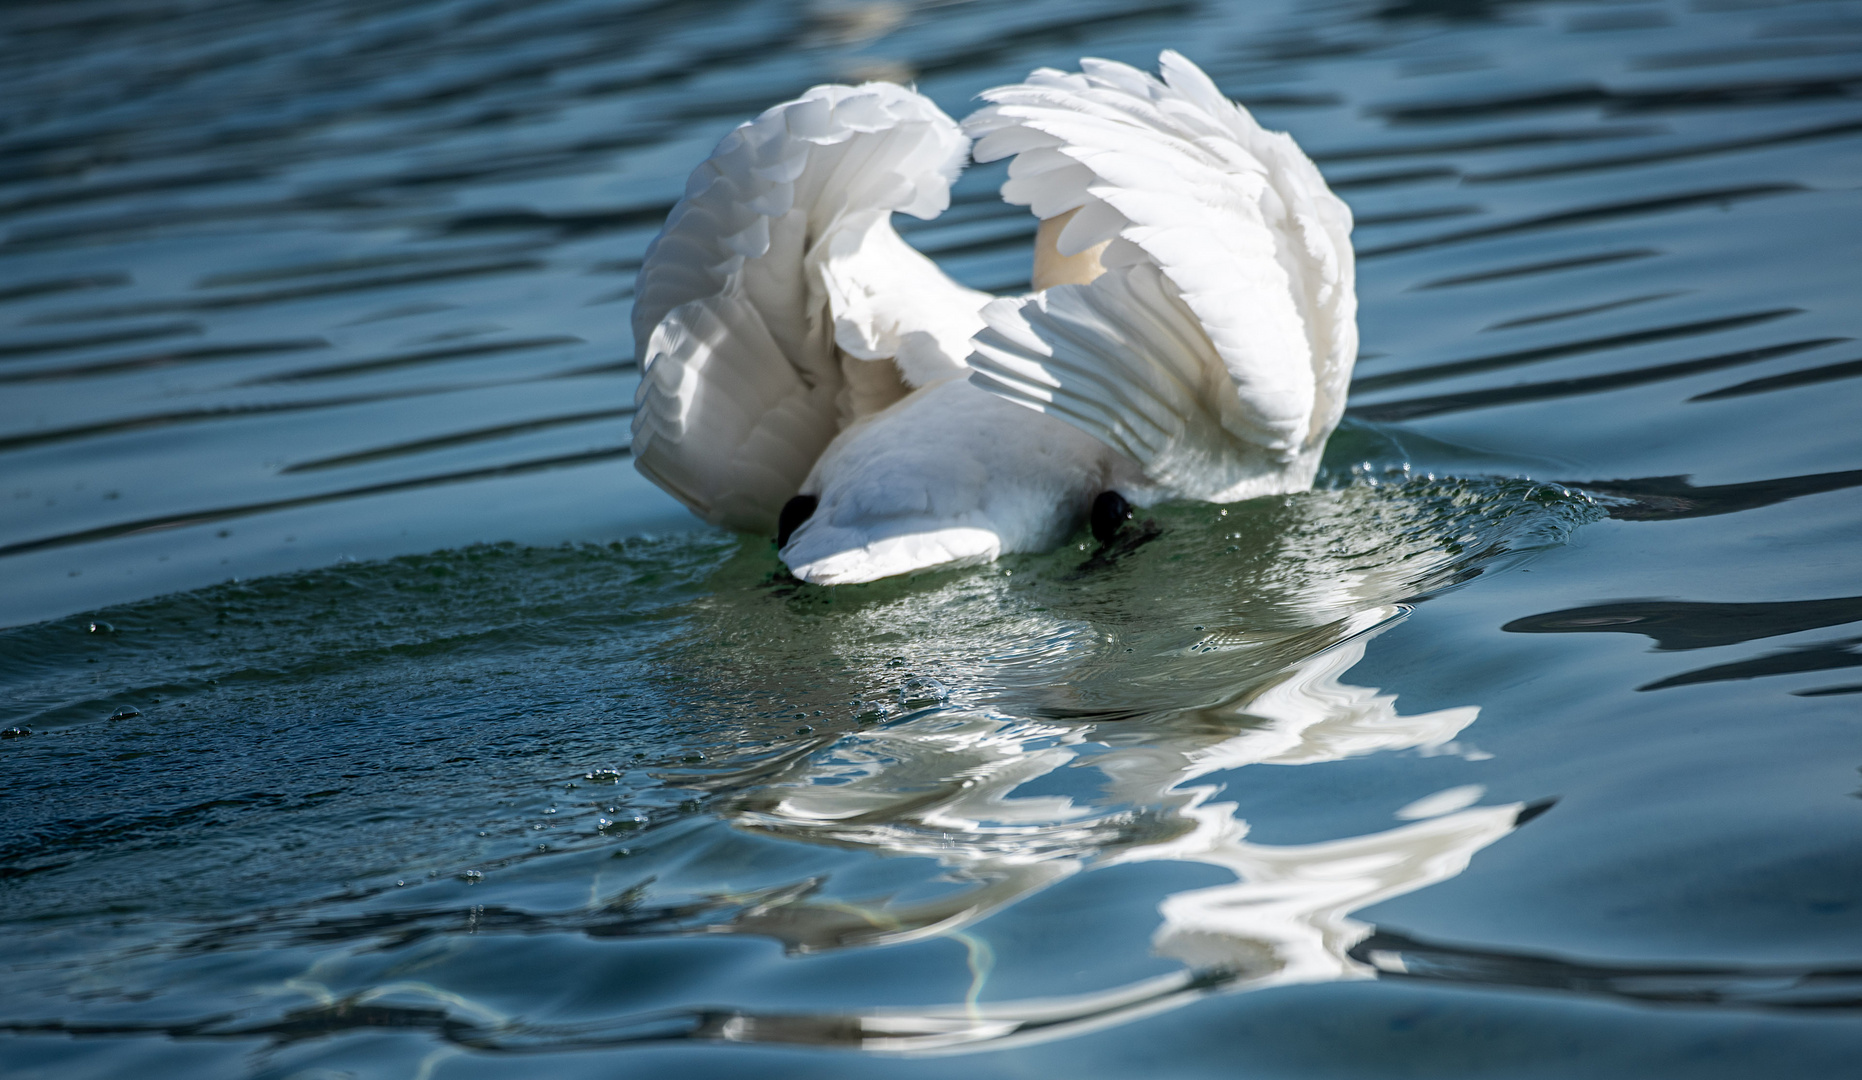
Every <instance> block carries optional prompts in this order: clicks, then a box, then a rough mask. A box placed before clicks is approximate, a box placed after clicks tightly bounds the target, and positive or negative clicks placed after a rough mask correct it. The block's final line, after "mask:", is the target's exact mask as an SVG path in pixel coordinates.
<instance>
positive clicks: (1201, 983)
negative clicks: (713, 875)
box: [710, 605, 1521, 1052]
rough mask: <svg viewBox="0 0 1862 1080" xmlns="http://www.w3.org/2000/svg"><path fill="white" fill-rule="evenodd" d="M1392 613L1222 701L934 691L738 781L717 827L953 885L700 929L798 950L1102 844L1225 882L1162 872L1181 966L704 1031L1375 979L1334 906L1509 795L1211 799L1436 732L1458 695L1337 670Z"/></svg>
mask: <svg viewBox="0 0 1862 1080" xmlns="http://www.w3.org/2000/svg"><path fill="white" fill-rule="evenodd" d="M1404 613H1405V609H1403V608H1402V607H1400V606H1398V605H1383V606H1380V607H1375V608H1371V609H1368V610H1365V611H1361V612H1358V613H1356V614H1355V615H1352V616H1351V617H1349V618H1347V619H1345V620H1342V621H1341V622H1340V623H1338V624H1336V625H1334V626H1332V627H1330V628H1328V629H1329V631H1330V633H1331V635H1332V636H1335V637H1337V638H1339V639H1341V640H1339V641H1338V642H1337V643H1336V644H1334V645H1332V646H1331V647H1329V648H1326V649H1324V650H1323V651H1321V652H1318V653H1317V654H1315V655H1312V656H1309V657H1307V658H1305V659H1304V660H1302V661H1300V662H1298V663H1295V664H1293V665H1291V666H1289V667H1288V668H1286V669H1285V670H1283V671H1281V672H1279V673H1277V674H1275V675H1273V676H1272V677H1269V678H1266V679H1259V680H1258V681H1256V682H1255V683H1254V685H1251V686H1249V687H1247V688H1246V689H1244V690H1242V691H1240V692H1238V693H1237V694H1235V695H1234V697H1233V699H1232V700H1230V701H1229V702H1228V703H1226V704H1224V705H1223V706H1221V707H1220V708H1214V709H1196V710H1184V711H1179V712H1178V713H1176V714H1175V715H1174V716H1171V717H1169V718H1166V719H1162V720H1153V721H1149V722H1146V723H1144V724H1142V725H1134V724H1131V723H1129V722H1125V721H1118V720H1108V721H1098V722H1090V723H1086V722H1079V721H1064V720H1044V719H1028V718H1016V717H1008V716H1003V715H999V714H994V713H990V712H981V711H961V712H953V711H934V712H931V713H929V714H926V715H923V716H920V717H917V718H914V719H910V720H907V721H904V722H901V723H898V724H895V725H893V726H890V727H888V728H885V729H882V730H878V731H873V732H869V733H862V734H860V735H857V736H853V737H850V738H847V739H843V740H841V741H839V742H837V743H835V744H833V745H832V746H829V747H826V748H824V749H822V750H820V751H819V752H817V753H816V754H814V755H812V756H810V757H808V758H805V759H802V760H800V761H796V762H791V763H790V764H789V765H787V766H786V768H785V769H784V770H783V771H782V772H781V773H780V774H778V775H773V776H770V777H768V778H766V779H765V781H764V782H763V783H762V784H761V785H760V786H759V787H758V788H757V790H755V791H754V792H753V793H751V794H748V795H746V796H744V797H742V798H740V799H739V800H738V801H737V804H736V807H735V810H734V812H733V813H732V821H733V823H734V824H735V825H736V826H737V827H739V828H742V829H746V830H751V831H755V832H759V833H763V834H767V835H773V836H779V837H782V838H785V839H789V840H796V841H802V842H807V843H814V844H829V845H835V846H840V847H857V848H864V849H868V850H871V851H873V852H875V853H878V854H882V855H889V856H918V857H922V858H928V859H932V860H935V861H936V862H937V863H938V865H939V866H940V867H941V868H942V870H943V873H944V876H945V877H946V878H947V879H949V880H951V881H954V882H957V883H960V886H961V887H960V888H958V889H955V890H953V891H951V892H949V893H946V894H945V895H942V896H939V897H937V898H935V899H931V900H925V901H918V902H909V903H895V902H891V901H879V902H876V903H872V904H867V905H859V904H850V903H845V902H832V903H830V902H824V901H818V900H814V899H812V898H794V899H784V900H781V901H777V902H773V903H770V904H767V905H764V906H760V907H756V908H753V909H751V910H749V911H747V912H744V913H743V914H741V915H740V916H738V917H737V918H735V919H734V920H732V921H731V922H729V923H726V924H723V925H719V926H716V927H713V928H712V929H713V930H714V931H715V932H725V933H753V934H759V935H765V936H769V937H774V938H777V939H779V940H781V941H782V942H784V943H785V945H787V946H788V947H789V948H790V949H791V950H792V951H796V952H817V951H823V950H829V949H840V948H848V947H852V946H873V945H885V944H896V943H900V942H905V941H911V940H916V939H920V938H925V937H930V936H936V935H950V934H954V933H958V932H960V931H963V930H964V929H965V928H966V927H968V926H970V925H971V924H973V923H975V922H977V921H979V920H981V919H984V918H986V917H987V916H989V915H990V914H992V913H993V912H995V911H998V910H1000V909H1001V908H1003V907H1005V906H1006V905H1008V904H1010V903H1012V902H1014V901H1016V900H1019V899H1021V898H1023V897H1026V896H1028V895H1029V894H1031V893H1033V892H1036V891H1038V890H1040V889H1043V888H1046V887H1048V886H1050V885H1053V884H1055V883H1056V882H1058V881H1060V880H1062V879H1064V878H1067V877H1070V876H1072V875H1075V874H1079V873H1084V872H1090V871H1092V870H1095V869H1099V868H1103V867H1107V866H1113V865H1118V864H1124V863H1136V862H1161V861H1178V862H1190V863H1201V864H1205V865H1208V866H1213V867H1217V868H1220V869H1222V870H1226V871H1228V872H1230V873H1232V874H1233V875H1234V877H1235V881H1234V882H1233V883H1232V884H1225V885H1220V886H1216V887H1212V888H1202V889H1192V890H1187V891H1183V892H1178V893H1176V894H1174V895H1171V896H1169V897H1167V898H1166V899H1165V900H1164V901H1163V902H1162V904H1161V905H1160V906H1159V915H1160V916H1161V921H1160V923H1159V925H1158V926H1157V928H1156V931H1155V933H1154V935H1153V939H1152V941H1153V948H1154V951H1155V952H1156V953H1158V954H1159V955H1161V956H1165V957H1169V958H1172V959H1175V960H1177V961H1180V962H1181V963H1182V964H1183V965H1184V966H1183V969H1182V970H1181V971H1179V972H1176V973H1174V974H1171V975H1167V976H1162V977H1158V978H1153V979H1147V980H1142V981H1140V982H1138V983H1135V984H1132V985H1129V986H1124V987H1120V988H1117V989H1113V990H1107V991H1103V992H1098V993H1093V994H1087V995H1081V996H1076V997H1066V998H1047V999H1040V1000H1032V1001H1011V1002H993V1003H988V1004H978V1003H976V1002H974V1001H966V1002H961V1003H953V1004H951V1005H949V1006H947V1007H944V1008H933V1009H913V1010H905V1011H885V1010H877V1011H872V1012H865V1013H860V1014H858V1015H848V1016H843V1017H839V1018H837V1019H838V1021H839V1022H838V1023H835V1024H826V1025H824V1024H823V1020H824V1018H823V1017H818V1016H817V1017H797V1016H749V1015H734V1016H732V1017H731V1018H730V1019H729V1020H728V1021H727V1022H724V1023H723V1024H722V1025H721V1026H719V1027H717V1029H716V1030H715V1031H713V1032H711V1033H710V1034H711V1037H715V1038H725V1039H742V1040H756V1041H797V1040H800V1041H806V1042H820V1041H823V1040H824V1039H825V1040H827V1041H834V1042H843V1041H846V1042H854V1043H857V1044H858V1045H859V1046H861V1047H863V1048H866V1049H869V1050H888V1051H902V1052H933V1051H940V1050H942V1051H949V1050H954V1049H961V1048H964V1047H969V1046H976V1045H979V1044H988V1045H991V1046H997V1045H1002V1044H1003V1043H1004V1041H1005V1040H1007V1041H1016V1042H1019V1041H1025V1040H1030V1039H1045V1038H1053V1037H1057V1036H1059V1035H1062V1034H1068V1033H1073V1032H1076V1031H1078V1030H1081V1029H1083V1028H1091V1027H1098V1026H1103V1025H1106V1024H1111V1023H1119V1022H1124V1021H1126V1020H1130V1019H1133V1018H1135V1017H1137V1016H1140V1015H1144V1014H1147V1013H1149V1012H1152V1011H1155V1010H1157V1009H1162V1008H1169V1007H1173V1006H1175V1005H1177V1004H1182V1003H1185V1002H1187V1001H1188V1000H1190V999H1192V998H1193V997H1195V996H1198V995H1201V994H1205V993H1210V992H1214V991H1216V990H1239V989H1255V988H1261V987H1267V986H1275V985H1283V984H1289V983H1303V982H1321V981H1333V980H1341V979H1364V978H1372V977H1374V976H1375V975H1376V973H1377V972H1376V968H1375V967H1374V966H1373V964H1369V963H1366V962H1364V961H1362V960H1359V959H1356V958H1354V957H1353V956H1352V955H1351V950H1352V948H1353V947H1354V946H1356V945H1357V944H1358V943H1360V942H1361V941H1363V940H1364V939H1365V938H1367V937H1368V936H1369V935H1370V934H1371V933H1372V932H1373V930H1374V928H1373V927H1372V926H1370V925H1369V924H1366V923H1363V922H1360V921H1357V920H1355V919H1353V918H1351V915H1352V913H1353V912H1355V911H1357V910H1358V909H1360V908H1363V907H1365V906H1367V905H1370V904H1374V903H1376V902H1378V901H1381V900H1385V899H1388V898H1390V897H1393V896H1397V895H1401V894H1403V893H1406V892H1410V891H1412V890H1415V889H1418V888H1422V887H1424V886H1426V885H1430V884H1433V883H1435V882H1438V881H1442V880H1444V879H1446V878H1449V877H1452V876H1454V875H1455V874H1457V873H1459V872H1460V871H1461V870H1462V869H1464V868H1465V867H1466V866H1467V864H1468V860H1469V859H1470V858H1471V857H1472V856H1473V855H1474V854H1475V853H1476V852H1478V851H1479V850H1481V849H1482V848H1484V847H1486V846H1487V845H1489V844H1491V843H1493V842H1494V841H1496V840H1498V839H1500V838H1501V837H1502V836H1505V835H1506V834H1507V833H1508V832H1510V831H1512V829H1513V828H1514V826H1515V822H1516V821H1517V820H1518V819H1519V816H1520V810H1521V806H1520V805H1519V804H1511V805H1506V806H1485V807H1474V808H1471V809H1463V810H1459V811H1458V812H1453V813H1448V814H1445V815H1442V816H1438V817H1434V818H1433V819H1430V820H1424V821H1417V822H1414V823H1411V824H1406V825H1402V826H1399V827H1396V828H1392V829H1389V830H1386V831H1382V832H1376V833H1371V834H1368V835H1363V836H1353V837H1347V838H1344V839H1338V840H1329V841H1325V842H1321V843H1313V844H1297V845H1273V844H1259V843H1254V842H1251V841H1250V840H1249V839H1248V831H1249V830H1248V823H1247V822H1246V821H1244V820H1242V819H1241V818H1239V817H1237V816H1236V813H1235V811H1236V806H1235V804H1233V803H1230V802H1223V801H1219V795H1220V793H1221V790H1222V788H1221V785H1220V783H1219V782H1218V781H1217V780H1216V779H1215V775H1214V774H1217V773H1222V772H1227V771H1230V770H1234V769H1238V768H1241V767H1244V766H1249V765H1302V764H1313V763H1319V762H1330V761H1339V760H1342V759H1345V758H1350V757H1357V756H1360V755H1364V754H1370V753H1375V752H1378V751H1385V750H1422V751H1425V752H1428V751H1437V752H1440V751H1442V750H1444V749H1447V748H1450V747H1452V746H1453V745H1454V741H1455V739H1456V738H1457V736H1459V735H1460V734H1461V733H1462V732H1463V731H1464V730H1465V729H1466V728H1467V727H1468V725H1470V724H1472V723H1473V722H1474V721H1475V719H1476V717H1477V716H1478V715H1479V710H1478V708H1477V707H1474V706H1464V707H1459V708H1451V709H1443V710H1439V711H1435V712H1427V713H1418V714H1412V715H1404V714H1402V713H1400V712H1398V710H1397V708H1396V700H1395V698H1394V697H1393V696H1391V695H1387V694H1382V693H1380V692H1378V691H1377V690H1374V689H1371V688H1367V687H1361V686H1354V685H1351V684H1348V683H1345V682H1343V681H1341V676H1343V674H1344V673H1345V672H1346V671H1347V670H1348V669H1350V668H1351V667H1352V666H1354V665H1355V664H1357V663H1358V662H1359V660H1361V659H1362V658H1363V656H1364V651H1365V648H1366V646H1367V644H1368V643H1369V641H1370V639H1371V638H1372V637H1373V636H1374V635H1375V634H1377V633H1378V632H1380V631H1382V630H1383V629H1385V628H1387V627H1389V626H1391V625H1392V624H1393V623H1394V622H1396V621H1397V620H1399V619H1400V618H1402V616H1403V615H1404ZM1081 767H1085V768H1090V769H1093V770H1097V772H1098V773H1099V774H1100V776H1101V777H1103V778H1104V782H1103V784H1101V785H1100V786H1099V788H1098V790H1097V793H1096V795H1095V796H1094V797H1092V798H1082V797H1079V796H1076V795H1064V794H1062V795H1057V794H1018V791H1019V790H1020V789H1022V788H1024V787H1027V786H1031V785H1034V784H1035V783H1036V782H1037V781H1040V780H1042V779H1043V778H1046V777H1049V776H1050V775H1051V774H1055V773H1056V771H1057V770H1061V769H1066V768H1081ZM1074 786H1076V787H1077V785H1074ZM830 1033H831V1034H830Z"/></svg>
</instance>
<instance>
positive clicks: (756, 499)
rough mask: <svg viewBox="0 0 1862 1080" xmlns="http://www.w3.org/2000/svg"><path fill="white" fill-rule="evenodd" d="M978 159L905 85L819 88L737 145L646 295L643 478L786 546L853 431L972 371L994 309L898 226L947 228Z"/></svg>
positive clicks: (637, 445) (719, 520) (649, 275)
mask: <svg viewBox="0 0 1862 1080" xmlns="http://www.w3.org/2000/svg"><path fill="white" fill-rule="evenodd" d="M968 150H969V139H968V138H967V137H966V136H964V134H963V132H962V131H961V129H959V128H958V126H957V125H956V123H955V122H954V121H952V120H951V119H950V118H949V117H948V116H946V115H944V113H943V112H942V111H941V110H940V109H938V107H937V106H936V105H935V104H933V103H932V102H931V101H930V99H928V98H925V97H923V96H921V95H919V94H917V93H915V92H913V91H911V90H907V89H904V88H903V87H899V86H895V85H892V84H890V83H868V84H866V85H864V86H857V87H855V86H818V87H815V88H814V89H812V90H810V91H808V92H807V93H806V94H803V95H802V96H801V97H800V98H798V99H796V100H795V101H790V102H787V103H785V104H782V105H777V106H775V107H774V108H771V109H769V110H768V111H766V112H764V113H763V114H762V115H761V116H759V117H757V118H756V119H755V120H752V121H750V122H748V123H746V124H744V125H742V126H740V127H738V128H737V129H736V130H735V131H733V132H731V133H730V134H729V135H727V136H725V138H724V139H723V141H722V142H720V143H719V144H718V147H717V149H716V150H715V151H713V152H712V155H711V157H710V158H709V159H708V160H706V161H705V162H704V164H702V165H700V166H699V167H698V168H697V169H695V170H694V171H693V172H692V176H691V178H690V179H689V180H688V181H687V183H686V187H685V195H684V197H683V198H682V199H681V200H680V201H679V202H678V204H677V205H675V206H674V207H673V209H672V212H671V213H670V214H669V215H668V217H667V220H666V226H665V228H664V229H663V230H662V231H661V232H660V235H659V236H658V237H657V238H656V239H655V240H654V241H653V243H652V244H651V245H649V246H648V248H647V252H646V257H645V259H644V261H643V263H642V265H641V269H640V274H639V278H638V281H637V283H636V286H635V300H634V311H633V329H634V341H635V349H636V356H637V359H638V360H639V362H640V369H641V382H640V387H639V390H638V391H637V392H636V394H635V404H636V410H635V413H634V422H633V432H634V443H633V447H634V460H635V465H636V466H637V467H638V468H639V469H640V471H641V472H643V473H645V474H646V475H647V476H648V477H650V478H651V479H652V480H654V481H655V482H656V483H658V484H659V485H660V486H661V487H663V488H665V489H666V490H667V491H669V492H671V493H672V494H673V495H674V496H676V497H677V498H678V499H679V500H680V501H681V502H684V503H685V504H686V505H687V506H688V507H690V508H691V509H692V510H693V512H695V513H697V514H698V515H699V516H700V517H702V518H704V519H705V520H706V521H709V522H711V523H712V524H715V525H724V526H727V527H730V528H737V529H750V530H768V529H770V528H773V527H774V524H775V521H776V516H777V514H778V512H779V511H780V509H781V507H782V505H783V503H784V502H786V501H787V500H788V499H789V498H790V497H791V496H792V495H794V494H795V493H796V491H797V489H798V488H799V487H800V486H801V484H802V482H803V480H804V479H805V478H806V477H807V475H808V471H809V469H810V468H811V467H812V466H813V465H814V462H815V460H816V459H817V458H818V457H819V456H820V454H821V451H822V450H823V449H824V448H825V447H826V446H827V444H828V443H829V442H830V441H831V440H832V439H833V437H834V435H835V434H836V433H837V432H838V431H839V430H840V429H841V428H843V427H845V426H846V425H847V424H848V423H850V422H852V421H853V420H855V419H858V418H859V417H860V416H861V415H864V414H865V413H867V412H870V411H872V409H873V407H874V404H875V401H877V402H878V403H879V404H880V405H881V406H883V404H884V403H885V402H886V401H889V400H890V398H891V397H896V396H897V394H899V393H903V392H904V391H903V387H907V386H920V385H924V384H925V383H928V382H935V381H937V380H939V379H942V378H947V377H950V376H953V375H957V374H961V373H962V372H963V371H965V370H966V368H965V365H964V356H965V355H966V354H967V353H968V352H969V338H970V335H971V334H973V333H974V332H975V331H976V330H978V329H980V328H981V327H982V325H983V323H982V318H981V316H980V314H979V311H980V309H981V307H982V306H983V304H984V303H986V302H987V301H988V300H989V297H988V296H986V295H984V294H982V293H977V292H973V291H972V290H969V289H965V288H963V287H962V286H959V285H957V284H955V283H954V282H952V281H950V280H949V279H948V278H946V277H945V276H944V275H943V273H942V272H941V271H939V270H938V269H937V267H936V265H935V264H933V263H932V262H931V260H929V259H927V258H925V257H924V256H923V255H921V254H919V253H918V252H917V251H915V250H913V249H912V248H911V247H910V246H909V245H907V244H906V243H905V242H904V240H902V239H900V237H899V236H898V234H897V233H896V232H894V231H893V229H892V225H891V220H890V219H891V215H892V213H893V212H894V211H898V212H902V213H907V214H911V215H913V216H916V217H920V218H931V217H935V216H936V215H938V214H939V213H942V212H943V210H944V209H945V208H946V207H947V206H948V205H949V203H950V185H951V182H952V181H953V180H954V179H955V178H956V175H957V173H958V171H959V170H960V169H961V168H962V167H963V164H964V162H965V159H966V157H967V154H968ZM850 358H851V359H850ZM874 361H890V362H891V363H889V364H887V365H885V367H884V369H883V370H882V369H880V368H877V367H873V368H868V367H867V362H874ZM853 369H858V370H853ZM850 376H851V378H850ZM874 386H880V387H881V389H880V390H879V391H877V392H875V391H874V390H873V389H872V388H873V387H874ZM887 386H890V387H892V388H893V389H892V390H891V391H886V390H885V389H884V387H887ZM875 393H877V397H875Z"/></svg>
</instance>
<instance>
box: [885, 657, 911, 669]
mask: <svg viewBox="0 0 1862 1080" xmlns="http://www.w3.org/2000/svg"><path fill="white" fill-rule="evenodd" d="M909 663H911V661H910V660H907V659H905V658H904V657H903V656H895V657H893V658H892V659H890V660H888V661H886V666H887V667H889V668H902V667H904V666H905V665H906V664H909Z"/></svg>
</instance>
